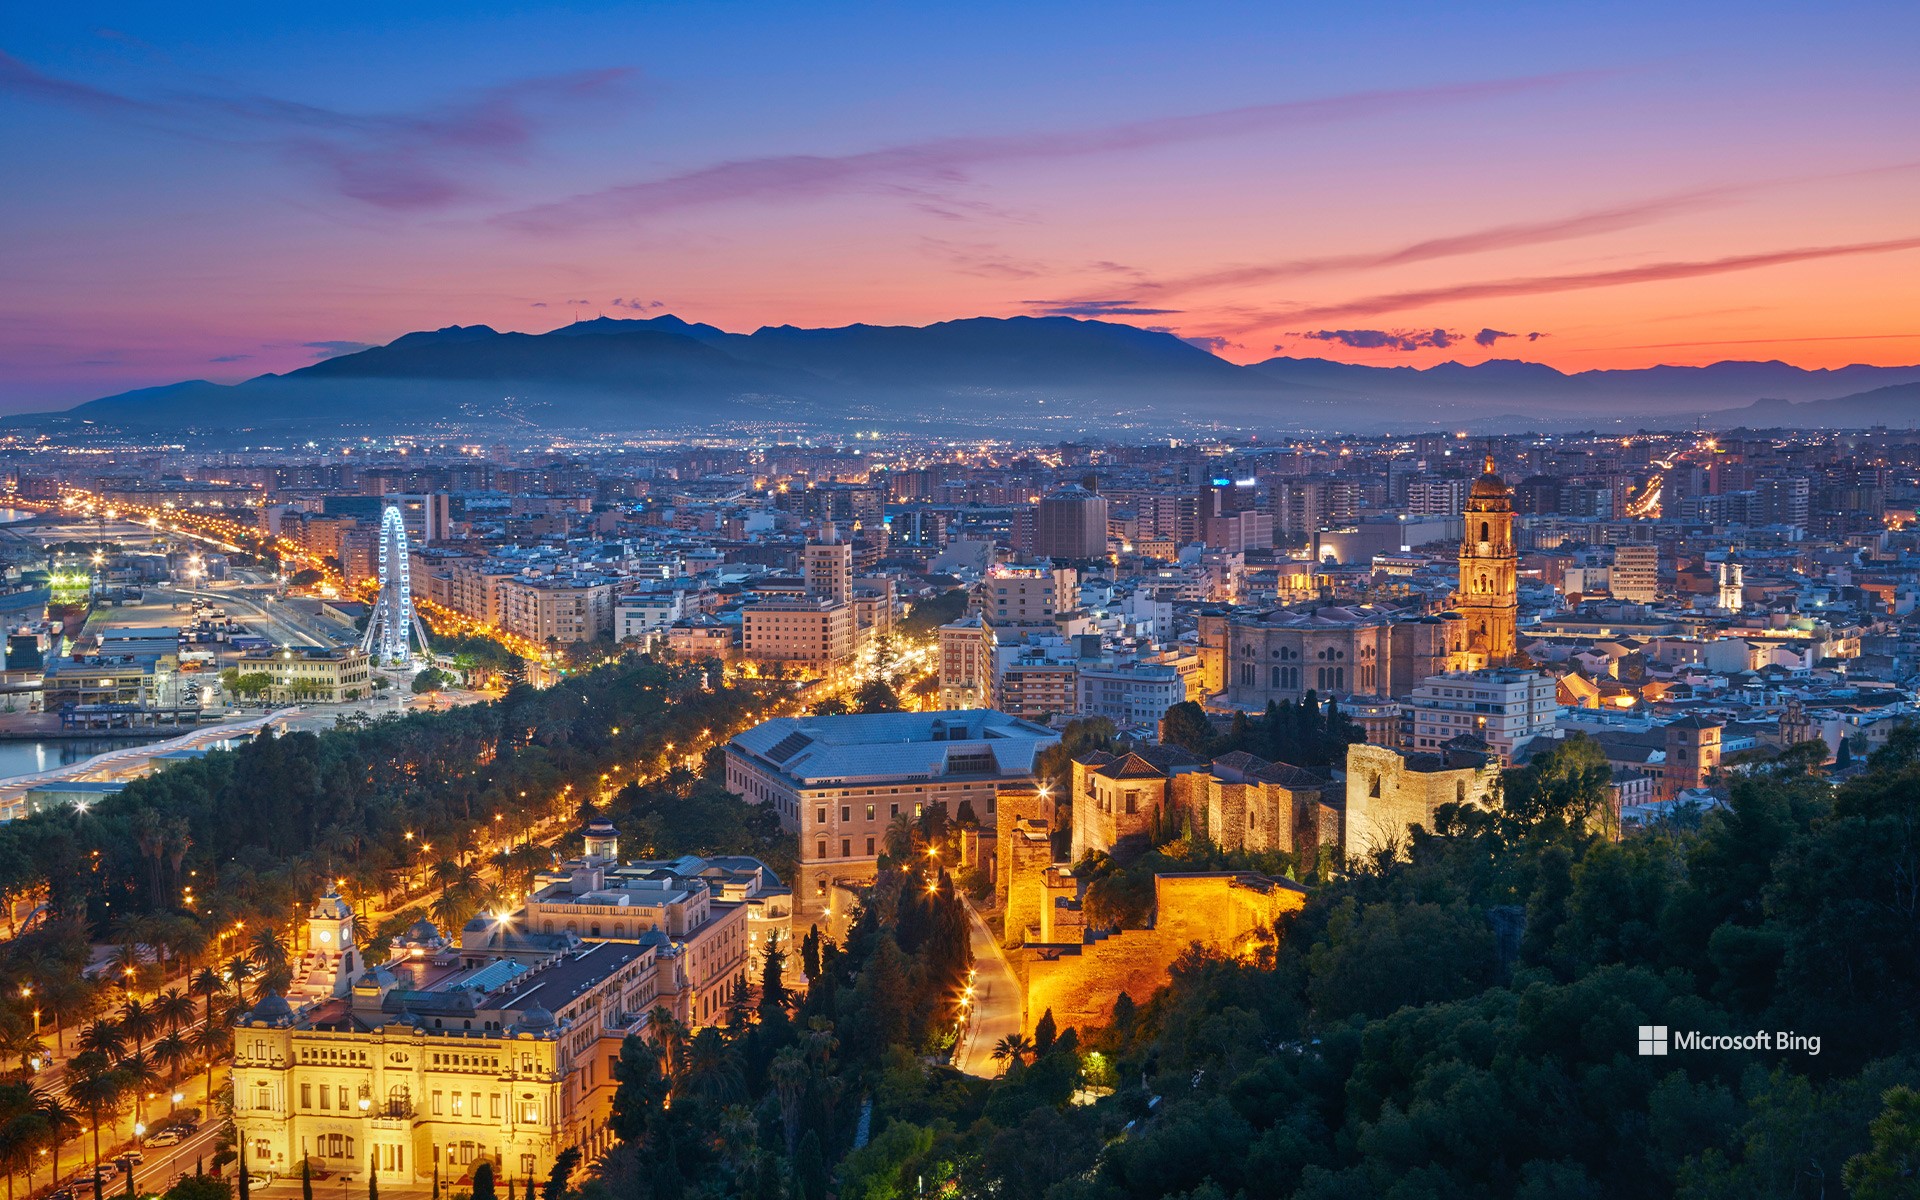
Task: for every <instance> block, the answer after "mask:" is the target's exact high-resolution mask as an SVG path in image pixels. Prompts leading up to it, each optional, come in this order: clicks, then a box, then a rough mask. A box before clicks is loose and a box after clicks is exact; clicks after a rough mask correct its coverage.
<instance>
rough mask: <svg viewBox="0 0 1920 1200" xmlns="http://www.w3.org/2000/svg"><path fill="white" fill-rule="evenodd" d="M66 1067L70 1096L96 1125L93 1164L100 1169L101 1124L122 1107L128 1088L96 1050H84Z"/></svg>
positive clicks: (94, 1127)
mask: <svg viewBox="0 0 1920 1200" xmlns="http://www.w3.org/2000/svg"><path fill="white" fill-rule="evenodd" d="M67 1067H68V1069H69V1070H70V1071H71V1072H72V1073H73V1078H72V1082H71V1083H69V1084H68V1085H67V1095H68V1096H70V1097H71V1098H72V1099H73V1102H74V1103H75V1104H78V1105H79V1106H80V1107H81V1108H83V1109H85V1110H86V1113H87V1120H88V1122H89V1123H90V1124H91V1125H92V1126H93V1166H94V1169H95V1170H99V1168H100V1125H101V1123H102V1122H103V1121H104V1120H106V1119H107V1118H108V1117H110V1116H112V1115H113V1114H114V1112H115V1111H117V1110H118V1109H119V1107H120V1104H121V1102H122V1101H123V1100H124V1099H125V1098H126V1087H125V1085H124V1084H123V1083H122V1081H121V1078H120V1073H119V1072H118V1071H116V1070H114V1067H113V1064H112V1063H111V1062H109V1061H108V1060H107V1057H106V1055H104V1054H102V1053H100V1052H99V1051H97V1050H83V1051H81V1052H80V1053H79V1054H76V1055H74V1056H73V1061H72V1062H70V1063H68V1064H67Z"/></svg>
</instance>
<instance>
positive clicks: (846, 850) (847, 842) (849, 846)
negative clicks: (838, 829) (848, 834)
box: [840, 838, 853, 858]
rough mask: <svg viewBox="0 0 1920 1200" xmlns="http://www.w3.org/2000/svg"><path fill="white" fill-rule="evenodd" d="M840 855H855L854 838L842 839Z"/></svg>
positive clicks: (846, 856)
mask: <svg viewBox="0 0 1920 1200" xmlns="http://www.w3.org/2000/svg"><path fill="white" fill-rule="evenodd" d="M840 857H841V858H852V857H853V839H852V838H841V839H840Z"/></svg>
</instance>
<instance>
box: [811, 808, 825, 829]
mask: <svg viewBox="0 0 1920 1200" xmlns="http://www.w3.org/2000/svg"><path fill="white" fill-rule="evenodd" d="M813 823H814V824H815V825H825V824H826V823H827V810H826V809H824V808H816V809H814V810H813Z"/></svg>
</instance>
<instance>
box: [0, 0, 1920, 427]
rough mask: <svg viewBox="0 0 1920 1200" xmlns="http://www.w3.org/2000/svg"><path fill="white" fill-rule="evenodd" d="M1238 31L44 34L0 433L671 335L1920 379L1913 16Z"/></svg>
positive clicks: (936, 27)
mask: <svg viewBox="0 0 1920 1200" xmlns="http://www.w3.org/2000/svg"><path fill="white" fill-rule="evenodd" d="M1105 11H1106V10H1103V12H1105ZM1211 15H1213V16H1214V17H1215V18H1216V19H1215V20H1212V21H1206V20H1195V19H1193V17H1192V15H1191V14H1170V13H1155V12H1149V11H1146V10H1121V11H1119V12H1118V13H1117V14H1113V15H1111V16H1109V17H1107V18H1103V19H1100V20H1095V19H1094V18H1093V15H1092V14H1091V13H1090V11H1088V10H1085V9H1076V8H1071V7H1056V8H1052V9H1049V10H1048V11H1046V12H1044V13H1032V12H1020V13H1014V12H1011V11H1009V10H1005V9H997V8H992V7H975V8H973V9H970V10H969V12H968V13H967V14H966V15H964V16H951V15H948V16H934V15H929V14H906V13H899V12H893V11H875V10H865V9H849V10H841V11H838V12H834V13H827V14H820V13H812V12H809V13H802V12H800V11H799V10H797V9H787V8H782V7H780V6H771V5H741V6H731V7H728V8H726V9H725V10H722V11H720V12H719V13H718V14H717V15H716V13H715V12H714V10H706V9H703V10H702V11H701V12H700V13H697V14H696V13H693V12H692V11H690V10H689V11H677V10H667V11H654V12H649V13H647V14H645V16H644V17H636V16H635V15H634V14H632V13H629V12H625V11H623V10H620V9H617V8H592V7H589V8H586V9H579V10H572V11H569V12H567V13H551V12H549V13H538V14H535V13H527V14H516V15H500V14H486V13H482V14H477V15H476V14H466V13H462V14H459V15H458V16H456V15H455V14H453V13H452V12H451V11H449V10H435V9H432V8H428V9H424V10H416V11H415V12H412V13H410V14H409V15H407V16H406V17H404V18H396V17H392V16H381V17H376V16H373V15H370V14H368V13H364V12H356V11H347V12H345V13H342V14H334V13H329V14H328V15H327V16H326V17H325V18H318V17H311V16H300V15H292V14H279V15H268V14H260V13H254V12H249V13H248V14H247V15H246V16H245V18H244V19H228V17H227V16H226V15H224V14H222V13H220V12H219V11H218V10H203V11H202V12H200V13H196V14H179V13H170V14H166V15H165V16H164V17H162V16H161V15H159V14H144V13H141V12H139V11H137V10H133V9H125V10H115V8H113V7H112V6H107V7H105V8H102V9H99V10H97V11H95V12H94V13H91V14H89V17H88V19H87V20H86V21H81V20H78V19H77V18H74V17H67V16H62V15H59V14H55V13H41V14H33V15H31V16H30V17H28V18H26V19H23V20H21V21H18V22H16V23H15V26H14V28H13V29H12V30H11V31H10V34H9V37H8V40H7V41H6V42H5V43H4V44H0V122H4V123H5V124H6V125H7V126H8V127H9V128H10V131H11V132H12V134H13V136H12V138H11V141H12V143H13V144H14V145H15V146H17V147H18V148H19V149H18V151H17V156H18V161H19V163H20V166H21V170H20V171H19V172H18V179H19V182H18V183H17V185H16V187H15V188H13V189H11V192H10V196H9V198H8V199H7V200H5V201H0V204H4V209H3V210H0V211H4V212H5V214H6V221H7V225H8V228H9V229H11V230H13V231H14V233H15V238H16V239H17V240H16V241H15V243H14V245H13V246H12V248H11V252H10V255H9V257H10V260H11V269H10V271H9V275H10V277H11V283H12V286H11V287H10V288H9V289H8V295H7V297H6V304H5V308H4V310H0V311H4V315H5V317H6V323H5V327H4V331H0V409H4V410H6V411H30V410H45V409H49V408H57V407H64V406H66V405H70V404H73V403H78V402H82V401H85V400H88V399H92V398H95V397H97V396H101V395H106V394H109V393H113V392H117V391H121V390H125V389H127V388H132V387H140V386H149V385H155V384H163V383H169V382H173V381H176V380H183V379H195V378H207V379H213V380H216V381H220V382H232V381H235V380H238V379H243V378H248V377H252V376H256V375H259V374H261V373H263V372H268V371H274V372H284V371H287V370H291V369H296V368H298V367H300V366H302V365H306V364H308V363H311V362H312V361H315V359H316V358H319V357H324V356H326V355H328V354H333V353H338V352H343V351H350V350H352V349H354V348H357V347H359V346H362V345H367V344H376V343H380V342H384V341H387V340H390V339H391V338H393V337H395V336H398V335H399V334H401V333H404V332H406V331H408V330H411V329H423V328H435V327H438V326H441V325H447V324H455V323H458V324H478V323H485V324H490V325H493V326H495V327H496V328H500V329H518V330H527V331H540V330H543V329H547V328H551V327H554V326H556V325H560V324H564V323H566V322H567V321H568V320H570V319H571V318H572V317H574V316H575V315H581V316H592V315H599V314H604V315H609V316H647V315H658V314H660V313H664V312H668V311H671V312H674V313H676V314H678V315H680V316H682V317H685V318H687V319H689V320H701V321H708V322H711V323H713V324H716V325H719V326H721V327H723V328H727V329H735V330H741V331H747V330H751V329H753V328H755V327H757V326H759V325H762V324H781V323H789V322H790V323H793V324H796V325H820V326H834V325H843V324H848V323H854V322H870V323H875V324H916V325H917V324H925V323H928V322H933V321H939V320H946V319H954V318H960V317H969V316H975V315H989V316H1013V315H1023V314H1025V315H1036V314H1046V313H1055V314H1064V315H1074V316H1085V317H1095V318H1100V319H1106V320H1115V321H1122V322H1126V323H1130V324H1135V325H1139V326H1142V327H1148V328H1153V327H1164V328H1166V329H1169V330H1171V331H1172V332H1174V333H1176V334H1178V335H1180V336H1183V337H1186V338H1188V339H1190V340H1194V341H1195V342H1196V344H1200V345H1202V346H1204V347H1205V348H1208V349H1210V350H1212V351H1214V352H1215V353H1218V354H1220V355H1222V356H1223V357H1225V358H1228V359H1230V360H1232V361H1235V362H1243V363H1244V362H1249V361H1257V360H1260V359H1264V358H1267V357H1270V356H1271V355H1273V354H1287V355H1293V356H1299V357H1308V356H1318V357H1328V358H1335V359H1340V360H1343V361H1351V362H1362V363H1369V364H1375V365H1411V366H1427V365H1432V364H1433V363H1436V362H1442V361H1449V360H1452V361H1461V362H1469V363H1472V362H1479V361H1483V360H1486V359H1489V358H1524V359H1527V360H1529V361H1537V362H1544V363H1548V364H1550V365H1552V366H1555V367H1556V368H1559V369H1561V370H1565V371H1569V372H1573V371H1580V370H1584V369H1589V368H1608V367H1641V366H1647V365H1653V364H1656V363H1677V364H1701V363H1709V362H1714V361H1719V360H1724V359H1781V360H1784V361H1787V362H1791V363H1794V364H1796V365H1800V366H1806V367H1835V366H1840V365H1843V364H1847V363H1874V364H1881V365H1903V364H1909V363H1915V362H1920V325H1917V324H1916V323H1915V322H1914V321H1913V320H1912V309H1913V305H1912V287H1911V284H1910V282H1909V281H1910V279H1911V277H1912V275H1913V265H1912V264H1913V261H1914V256H1915V254H1916V253H1920V225H1916V224H1915V223H1914V222H1912V220H1911V218H1910V216H1909V214H1910V213H1911V212H1912V211H1914V209H1915V205H1914V204H1913V200H1914V198H1915V192H1916V186H1917V185H1920V144H1916V139H1915V136H1914V134H1913V133H1912V131H1911V129H1910V128H1908V125H1907V123H1906V122H1904V121H1903V120H1902V118H1903V115H1904V114H1906V113H1910V112H1911V111H1912V101H1913V99H1914V98H1915V96H1914V94H1915V91H1916V85H1915V84H1914V83H1913V81H1912V80H1911V78H1910V74H1909V73H1907V72H1906V71H1905V70H1904V67H1903V65H1902V63H1901V62H1900V58H1899V48H1900V47H1901V46H1903V45H1906V44H1911V38H1906V37H1902V36H1901V30H1902V28H1903V27H1909V28H1908V31H1909V32H1912V30H1911V28H1910V27H1911V26H1912V24H1913V23H1914V21H1915V17H1914V15H1913V14H1912V13H1911V12H1908V11H1904V10H1900V9H1896V8H1894V7H1893V6H1881V7H1879V8H1877V9H1875V10H1870V11H1867V12H1864V13H1861V14H1858V15H1857V19H1855V20H1852V21H1849V22H1845V23H1841V22H1826V23H1814V22H1809V21H1807V20H1804V19H1803V18H1801V17H1800V16H1799V15H1797V14H1793V13H1779V12H1766V11H1754V10H1751V9H1741V10H1738V13H1737V14H1736V13H1735V11H1734V10H1732V9H1731V8H1728V7H1723V6H1708V7H1703V8H1699V9H1695V10H1692V11H1689V12H1687V13H1668V12H1665V11H1655V10H1652V9H1650V8H1649V9H1646V10H1644V11H1642V12H1640V13H1638V14H1637V15H1634V16H1632V17H1631V18H1630V19H1623V18H1622V17H1621V16H1620V15H1618V14H1607V15H1606V18H1605V19H1602V17H1601V16H1600V15H1597V14H1596V15H1574V14H1554V13H1527V14H1523V15H1520V16H1515V15H1513V14H1508V13H1503V12H1500V11H1498V10H1495V9H1490V8H1480V9H1475V10H1471V11H1466V12H1461V13H1453V14H1447V15H1445V16H1442V15H1439V14H1431V13H1426V12H1422V11H1416V10H1390V11H1383V12H1380V13H1376V14H1372V16H1371V23H1370V24H1367V25H1361V24H1358V23H1356V22H1355V21H1354V19H1352V18H1343V17H1341V16H1339V15H1336V14H1330V13H1312V14H1303V13H1298V12H1293V13H1284V12H1278V13H1267V12H1263V11H1257V10H1254V9H1250V8H1249V9H1238V8H1232V9H1230V8H1222V9H1217V10H1213V12H1212V14H1211ZM1736 15H1737V16H1738V17H1739V18H1740V19H1739V20H1737V21H1736V20H1733V19H1731V18H1733V17H1734V16H1736ZM983 68H985V69H984V70H983Z"/></svg>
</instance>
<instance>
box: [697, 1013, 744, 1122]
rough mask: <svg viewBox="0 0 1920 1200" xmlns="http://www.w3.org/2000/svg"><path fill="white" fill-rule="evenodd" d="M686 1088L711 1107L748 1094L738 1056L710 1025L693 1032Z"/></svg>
mask: <svg viewBox="0 0 1920 1200" xmlns="http://www.w3.org/2000/svg"><path fill="white" fill-rule="evenodd" d="M685 1091H686V1092H687V1094H688V1095H690V1096H693V1097H694V1098H695V1099H698V1100H703V1101H705V1102H706V1103H707V1105H708V1106H709V1107H711V1108H721V1107H724V1106H725V1105H728V1104H733V1103H735V1102H737V1101H740V1100H744V1099H745V1098H746V1094H747V1084H746V1077H745V1076H743V1075H742V1074H741V1073H740V1063H739V1060H738V1059H736V1058H735V1057H734V1055H733V1050H732V1048H731V1047H729V1046H728V1045H727V1040H726V1038H724V1037H722V1036H721V1035H720V1031H719V1030H718V1029H716V1028H714V1027H713V1026H711V1025H709V1026H707V1027H706V1028H705V1029H702V1030H701V1031H700V1032H699V1033H698V1034H696V1035H694V1038H693V1041H692V1043H691V1044H690V1045H689V1046H688V1048H687V1076H686V1082H685Z"/></svg>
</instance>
